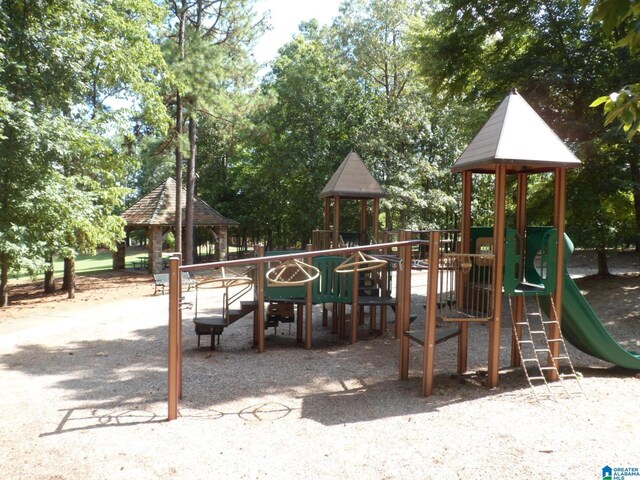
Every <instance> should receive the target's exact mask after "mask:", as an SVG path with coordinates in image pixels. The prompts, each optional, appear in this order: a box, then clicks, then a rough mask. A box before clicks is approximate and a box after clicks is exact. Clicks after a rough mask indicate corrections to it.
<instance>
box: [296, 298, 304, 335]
mask: <svg viewBox="0 0 640 480" xmlns="http://www.w3.org/2000/svg"><path fill="white" fill-rule="evenodd" d="M303 320H304V305H302V304H301V303H299V304H297V305H296V342H300V343H302V337H303V335H302V330H303V329H304V327H303V324H304V321H303Z"/></svg>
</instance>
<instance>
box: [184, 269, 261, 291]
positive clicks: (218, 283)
mask: <svg viewBox="0 0 640 480" xmlns="http://www.w3.org/2000/svg"><path fill="white" fill-rule="evenodd" d="M245 273H246V271H245ZM251 284H253V278H251V277H248V276H244V275H239V276H229V277H228V276H227V273H226V271H225V269H224V268H222V276H220V277H215V278H209V279H207V280H203V281H202V282H198V284H197V285H196V288H198V289H200V288H231V287H241V286H245V285H251Z"/></svg>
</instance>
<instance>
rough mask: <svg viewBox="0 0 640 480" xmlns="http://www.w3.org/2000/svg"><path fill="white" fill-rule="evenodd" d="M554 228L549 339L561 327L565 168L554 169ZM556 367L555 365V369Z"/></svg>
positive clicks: (552, 377) (557, 348) (556, 347)
mask: <svg viewBox="0 0 640 480" xmlns="http://www.w3.org/2000/svg"><path fill="white" fill-rule="evenodd" d="M554 206H555V208H554V218H553V224H554V227H555V228H556V229H557V230H558V253H557V257H556V262H557V263H556V291H555V293H554V294H553V302H554V303H555V309H552V311H551V312H549V313H550V314H551V319H552V320H557V321H558V324H557V325H554V324H551V328H550V330H549V338H550V339H558V338H560V336H561V335H562V333H561V329H560V326H561V325H562V300H563V296H564V257H565V250H566V248H565V241H564V232H565V222H566V212H567V170H566V168H556V171H555V202H554ZM549 347H550V351H551V355H550V358H549V365H551V363H552V361H553V360H552V358H551V356H553V357H557V356H558V354H559V352H560V344H559V343H558V342H551V345H550V346H549ZM557 367H558V365H556V368H557ZM549 373H550V375H549V378H548V379H549V380H551V381H556V380H558V376H557V374H556V372H555V371H553V370H551V371H549Z"/></svg>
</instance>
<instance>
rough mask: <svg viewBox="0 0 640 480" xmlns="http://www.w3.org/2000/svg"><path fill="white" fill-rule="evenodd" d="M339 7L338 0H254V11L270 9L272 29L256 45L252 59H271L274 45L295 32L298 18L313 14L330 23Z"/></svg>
mask: <svg viewBox="0 0 640 480" xmlns="http://www.w3.org/2000/svg"><path fill="white" fill-rule="evenodd" d="M339 7H340V0H258V1H257V2H256V10H257V11H258V12H264V11H265V10H270V11H271V15H270V17H271V19H270V21H269V23H270V24H271V26H272V29H271V30H269V31H267V32H265V33H264V35H263V36H262V38H261V39H260V40H259V42H258V44H257V45H256V48H255V51H254V54H255V57H256V60H257V61H258V62H259V63H266V62H270V61H271V60H273V59H274V58H275V56H276V54H277V53H278V49H279V48H280V47H281V46H282V45H284V44H285V43H287V42H288V41H289V40H291V38H292V37H293V35H294V34H295V33H297V32H298V25H300V22H303V21H306V20H311V19H312V18H315V19H316V20H318V22H319V23H320V24H330V23H331V21H332V20H333V18H334V17H336V16H338V8H339Z"/></svg>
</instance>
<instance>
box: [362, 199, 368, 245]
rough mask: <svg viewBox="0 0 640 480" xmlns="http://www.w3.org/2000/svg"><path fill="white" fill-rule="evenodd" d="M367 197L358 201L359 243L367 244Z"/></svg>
mask: <svg viewBox="0 0 640 480" xmlns="http://www.w3.org/2000/svg"><path fill="white" fill-rule="evenodd" d="M367 223H368V222H367V199H366V198H363V199H362V200H361V201H360V245H367V230H368V225H367Z"/></svg>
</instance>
